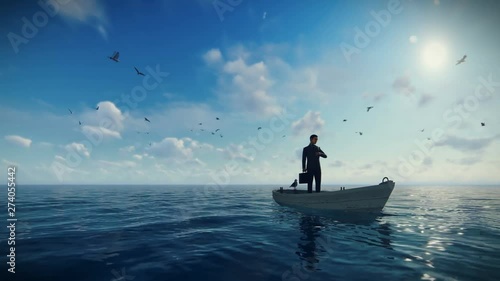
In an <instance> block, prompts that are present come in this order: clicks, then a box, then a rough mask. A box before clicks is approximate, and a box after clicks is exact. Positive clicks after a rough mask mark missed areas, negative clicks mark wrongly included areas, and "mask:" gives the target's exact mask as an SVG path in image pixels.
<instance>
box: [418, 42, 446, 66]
mask: <svg viewBox="0 0 500 281" xmlns="http://www.w3.org/2000/svg"><path fill="white" fill-rule="evenodd" d="M421 58H422V62H423V64H424V65H425V66H426V67H427V68H430V69H439V68H440V67H441V66H443V64H444V62H445V61H446V48H445V47H444V46H443V45H442V44H440V43H435V42H434V43H429V44H427V46H425V47H424V49H423V50H422V57H421Z"/></svg>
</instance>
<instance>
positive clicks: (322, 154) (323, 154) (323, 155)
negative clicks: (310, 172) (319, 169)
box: [319, 148, 327, 158]
mask: <svg viewBox="0 0 500 281" xmlns="http://www.w3.org/2000/svg"><path fill="white" fill-rule="evenodd" d="M319 152H321V154H320V155H319V156H321V157H323V158H326V157H327V156H326V154H325V153H324V152H323V150H321V148H320V149H319Z"/></svg>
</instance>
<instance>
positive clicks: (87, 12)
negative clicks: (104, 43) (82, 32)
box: [59, 0, 108, 39]
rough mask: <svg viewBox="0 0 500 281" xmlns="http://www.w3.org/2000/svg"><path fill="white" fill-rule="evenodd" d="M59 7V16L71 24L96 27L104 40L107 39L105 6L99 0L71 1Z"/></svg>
mask: <svg viewBox="0 0 500 281" xmlns="http://www.w3.org/2000/svg"><path fill="white" fill-rule="evenodd" d="M66 2H68V3H66V4H63V5H59V9H60V10H59V15H61V16H62V17H63V18H64V19H66V20H68V21H70V22H78V23H83V24H88V25H91V26H92V27H94V28H95V29H96V30H97V31H98V32H99V34H101V36H103V38H104V39H107V32H106V28H105V26H106V25H107V24H108V19H107V16H106V12H105V10H104V6H103V5H102V4H101V3H100V1H97V0H71V1H66Z"/></svg>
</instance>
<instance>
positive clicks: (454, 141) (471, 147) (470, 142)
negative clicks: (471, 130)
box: [434, 135, 500, 152]
mask: <svg viewBox="0 0 500 281" xmlns="http://www.w3.org/2000/svg"><path fill="white" fill-rule="evenodd" d="M499 139H500V135H496V136H492V137H484V138H462V137H458V136H447V137H446V138H445V139H443V140H442V141H440V142H437V143H435V144H434V146H448V147H450V148H453V149H456V150H458V151H474V152H477V151H480V150H483V149H484V148H486V147H488V146H489V145H490V144H491V143H493V142H494V141H497V140H499Z"/></svg>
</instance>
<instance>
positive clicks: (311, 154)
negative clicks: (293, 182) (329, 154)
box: [302, 135, 326, 193]
mask: <svg viewBox="0 0 500 281" xmlns="http://www.w3.org/2000/svg"><path fill="white" fill-rule="evenodd" d="M309 140H310V143H309V145H308V146H306V147H304V150H302V171H303V172H304V173H305V172H307V173H308V174H309V182H308V183H307V192H309V193H312V181H313V177H314V181H315V182H316V192H320V191H321V166H320V165H319V157H323V158H326V154H325V153H324V152H323V150H321V148H319V147H318V146H316V143H317V142H318V136H317V135H311V136H310V137H309ZM306 159H307V168H306Z"/></svg>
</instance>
